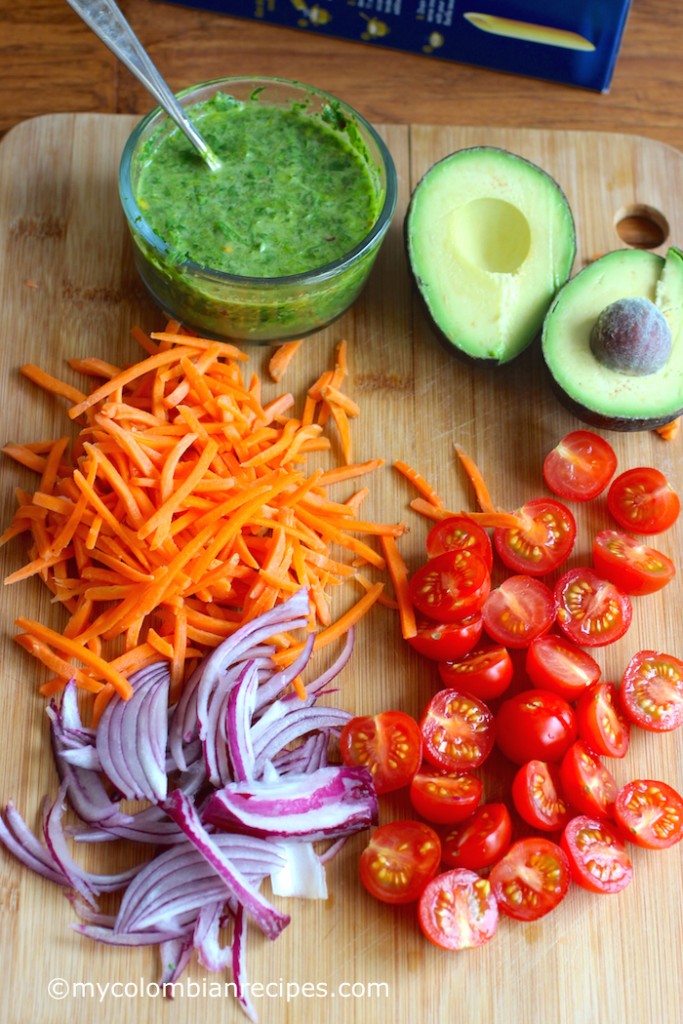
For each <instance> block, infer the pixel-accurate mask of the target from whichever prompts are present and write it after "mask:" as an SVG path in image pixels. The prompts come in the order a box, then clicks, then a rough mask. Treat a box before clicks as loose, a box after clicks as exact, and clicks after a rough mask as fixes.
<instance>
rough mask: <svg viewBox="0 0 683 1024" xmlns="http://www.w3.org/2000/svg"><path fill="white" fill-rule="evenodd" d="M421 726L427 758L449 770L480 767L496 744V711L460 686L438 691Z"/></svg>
mask: <svg viewBox="0 0 683 1024" xmlns="http://www.w3.org/2000/svg"><path fill="white" fill-rule="evenodd" d="M420 729H421V731H422V740H423V745H424V756H425V758H426V759H427V761H429V763H430V764H433V765H434V766H435V767H436V768H444V769H445V770H446V771H449V772H466V771H470V769H472V768H477V767H478V766H479V765H480V764H483V762H484V761H485V760H486V758H487V757H488V755H489V754H490V752H491V747H492V746H493V715H492V714H491V712H490V711H489V709H488V708H487V706H486V704H484V703H483V702H482V701H480V700H477V698H476V697H472V696H470V694H467V693H461V692H460V691H459V690H439V691H438V693H435V694H434V696H433V697H432V699H431V700H430V702H429V704H428V705H427V707H426V708H425V710H424V713H423V715H422V718H421V720H420Z"/></svg>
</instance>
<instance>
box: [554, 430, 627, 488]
mask: <svg viewBox="0 0 683 1024" xmlns="http://www.w3.org/2000/svg"><path fill="white" fill-rule="evenodd" d="M616 468H617V457H616V455H615V452H614V449H613V448H612V445H611V444H609V442H608V441H606V440H605V439H604V437H600V436H599V435H598V434H594V433H593V432H592V430H572V431H571V433H569V434H566V435H565V436H564V437H563V438H562V440H561V441H560V442H559V444H557V445H556V446H555V447H554V448H553V449H552V451H549V452H548V454H547V455H546V457H545V459H544V461H543V479H544V480H545V482H546V484H547V485H548V487H549V488H550V490H551V491H552V492H553V494H556V495H557V496H558V497H559V498H565V499H567V500H569V501H590V500H591V499H592V498H597V496H598V494H602V492H603V491H604V490H605V488H606V487H607V484H608V483H609V482H610V480H611V479H612V477H613V476H614V472H615V470H616Z"/></svg>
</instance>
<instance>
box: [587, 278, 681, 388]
mask: <svg viewBox="0 0 683 1024" xmlns="http://www.w3.org/2000/svg"><path fill="white" fill-rule="evenodd" d="M671 344H672V342H671V329H670V327H669V325H668V323H667V321H666V318H665V317H664V315H663V314H662V313H661V312H660V310H658V309H657V307H656V306H655V304H654V303H653V302H651V301H650V300H649V299H647V298H644V297H636V298H624V299H617V300H616V302H611V303H610V304H609V306H606V307H605V308H604V309H603V310H602V312H601V313H600V316H599V317H598V318H597V320H596V321H595V323H594V324H593V327H592V329H591V334H590V347H591V351H592V353H593V355H594V356H595V358H596V359H597V360H598V362H599V363H601V365H602V366H606V367H608V368H609V369H610V370H615V371H616V372H617V373H626V374H630V375H631V376H634V377H646V376H649V374H651V373H656V372H657V371H658V370H661V369H662V367H663V366H665V365H666V363H667V362H668V360H669V356H670V355H671Z"/></svg>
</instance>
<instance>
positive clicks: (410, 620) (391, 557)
mask: <svg viewBox="0 0 683 1024" xmlns="http://www.w3.org/2000/svg"><path fill="white" fill-rule="evenodd" d="M382 550H383V551H384V557H385V558H386V561H387V569H388V570H389V575H390V576H391V581H392V583H393V584H394V593H395V594H396V601H397V603H398V614H399V617H400V620H401V632H402V634H403V638H404V639H405V640H409V639H410V637H411V636H415V635H416V633H417V623H416V621H415V610H414V608H413V603H412V601H411V600H410V597H409V596H408V569H407V567H406V564H405V562H404V561H403V558H402V557H401V554H400V552H399V550H398V547H397V545H396V541H395V540H394V538H393V537H386V536H384V537H382Z"/></svg>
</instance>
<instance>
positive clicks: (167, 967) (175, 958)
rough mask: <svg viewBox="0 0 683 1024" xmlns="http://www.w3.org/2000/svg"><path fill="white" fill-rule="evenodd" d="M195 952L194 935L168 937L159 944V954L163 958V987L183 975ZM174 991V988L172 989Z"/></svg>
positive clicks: (171, 983) (161, 982)
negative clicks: (177, 937)
mask: <svg viewBox="0 0 683 1024" xmlns="http://www.w3.org/2000/svg"><path fill="white" fill-rule="evenodd" d="M193 952H194V944H193V942H192V936H191V935H190V936H189V937H188V936H187V935H185V936H183V937H182V938H179V939H167V940H166V942H161V943H160V944H159V956H160V958H161V978H160V979H159V984H160V985H161V987H162V988H164V987H165V986H167V985H168V986H170V985H173V983H174V982H175V981H177V980H178V978H179V977H180V976H181V974H182V973H183V971H184V970H185V968H186V967H187V965H188V964H189V962H190V960H191V959H192V953H193ZM171 991H172V990H171Z"/></svg>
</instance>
